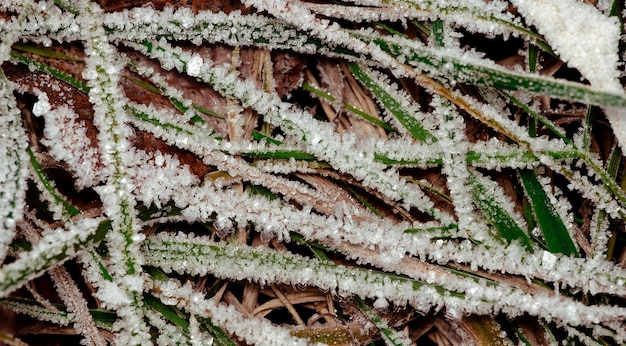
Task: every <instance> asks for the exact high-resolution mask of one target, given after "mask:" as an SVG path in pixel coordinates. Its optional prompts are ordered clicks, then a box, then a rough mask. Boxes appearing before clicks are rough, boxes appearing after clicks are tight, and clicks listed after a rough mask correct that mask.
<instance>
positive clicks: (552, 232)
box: [519, 170, 578, 256]
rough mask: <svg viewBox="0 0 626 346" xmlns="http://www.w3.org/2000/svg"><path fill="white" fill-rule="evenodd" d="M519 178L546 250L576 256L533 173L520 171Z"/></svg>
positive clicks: (574, 247)
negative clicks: (546, 247)
mask: <svg viewBox="0 0 626 346" xmlns="http://www.w3.org/2000/svg"><path fill="white" fill-rule="evenodd" d="M519 176H520V179H521V181H522V185H523V186H524V190H525V191H526V194H527V196H528V199H529V202H530V204H531V206H532V209H533V212H534V214H535V218H536V220H537V224H538V225H539V228H541V231H542V233H543V237H544V239H545V241H546V245H547V246H548V250H549V251H550V252H553V253H562V254H565V255H568V256H578V251H577V250H576V246H575V245H574V242H573V241H572V238H571V237H570V234H569V232H568V231H567V227H566V226H565V224H564V222H563V220H561V217H560V216H559V214H558V213H557V211H556V209H555V207H554V205H552V203H551V202H550V199H549V197H548V195H547V194H546V192H545V191H544V190H543V188H542V186H541V183H539V180H537V177H536V176H535V173H534V172H533V171H531V170H520V171H519Z"/></svg>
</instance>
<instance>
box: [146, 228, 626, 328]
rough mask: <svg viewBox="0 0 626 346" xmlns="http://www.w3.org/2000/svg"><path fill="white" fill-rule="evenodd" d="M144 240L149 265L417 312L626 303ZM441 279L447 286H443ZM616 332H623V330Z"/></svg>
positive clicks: (588, 317)
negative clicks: (579, 299)
mask: <svg viewBox="0 0 626 346" xmlns="http://www.w3.org/2000/svg"><path fill="white" fill-rule="evenodd" d="M144 246H145V250H146V252H147V253H150V256H149V257H148V258H147V261H148V262H149V264H150V265H155V266H159V267H160V268H162V269H163V270H165V271H166V272H169V271H176V272H178V273H181V274H182V273H186V274H191V275H206V274H208V273H211V274H214V275H216V276H218V277H228V278H231V279H235V280H243V279H248V280H253V281H257V282H259V283H261V284H266V283H268V282H274V283H276V282H279V283H284V284H289V285H298V284H304V285H314V286H317V287H319V288H321V289H324V290H331V291H334V292H337V294H338V295H340V296H348V297H349V296H352V295H354V294H356V295H359V296H362V297H368V298H375V299H386V300H389V301H391V302H394V303H395V304H400V305H402V304H407V303H408V304H410V305H412V306H413V307H415V308H416V309H418V310H420V311H428V310H429V309H430V308H431V307H433V306H438V305H439V304H442V305H444V306H446V308H447V311H448V313H450V314H452V315H458V316H460V315H461V314H463V313H477V314H488V313H491V312H493V311H494V309H495V310H496V311H503V312H505V313H506V314H508V315H510V316H518V315H520V314H523V313H529V314H531V315H535V316H540V317H543V318H546V319H549V320H555V321H557V322H558V323H559V324H562V325H571V326H578V325H589V324H593V323H602V324H604V323H611V321H614V320H615V319H620V320H621V319H624V318H626V309H624V308H622V307H614V306H608V305H602V306H598V305H596V306H586V305H584V304H582V303H580V302H577V301H575V300H573V299H571V298H568V297H564V296H558V295H554V294H546V293H543V292H539V293H535V294H529V293H525V292H523V291H521V290H519V289H516V288H513V287H511V286H508V285H506V284H504V283H501V284H498V285H497V286H496V287H494V286H490V285H485V284H484V283H483V284H480V283H477V282H474V281H473V279H470V278H459V279H458V281H457V283H456V284H452V283H450V282H447V283H444V282H442V281H444V280H441V279H440V278H439V277H438V276H437V275H436V274H435V273H431V274H430V275H426V274H427V273H424V274H423V275H425V276H424V278H425V280H427V281H421V280H412V279H408V278H404V277H399V276H395V275H393V274H389V273H382V272H378V271H372V270H367V269H362V268H354V267H344V266H341V265H335V264H333V263H330V262H321V261H317V260H311V259H306V258H303V257H300V256H297V255H293V254H282V253H279V252H276V251H273V250H267V249H260V248H250V247H247V246H235V245H228V244H224V243H215V242H212V241H210V240H209V239H207V238H204V237H196V238H194V237H188V236H186V235H171V234H160V235H158V236H154V237H151V238H149V239H148V240H146V242H145V243H144ZM190 254H192V256H190ZM441 284H445V285H449V286H450V287H445V288H444V287H442V286H440V285H441ZM454 287H456V288H454ZM556 307H560V308H556ZM616 332H617V333H618V334H620V335H622V334H625V333H626V332H625V331H623V330H616ZM622 336H625V335H622Z"/></svg>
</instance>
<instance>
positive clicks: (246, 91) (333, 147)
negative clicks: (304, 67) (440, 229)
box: [133, 40, 453, 224]
mask: <svg viewBox="0 0 626 346" xmlns="http://www.w3.org/2000/svg"><path fill="white" fill-rule="evenodd" d="M133 46H134V47H135V48H137V49H140V50H141V51H145V50H146V49H145V48H143V49H142V48H141V47H140V46H138V45H133ZM150 47H151V48H150V49H149V51H148V52H147V53H148V54H149V55H150V56H152V57H153V58H157V59H159V60H160V61H161V62H162V63H164V64H165V65H167V66H172V67H175V68H177V69H179V70H180V71H182V72H188V73H189V72H190V71H188V66H189V64H191V65H192V66H194V69H193V71H191V72H192V73H191V74H192V75H194V76H196V77H198V78H199V79H201V80H202V81H204V82H206V83H207V84H209V85H211V86H213V87H214V88H215V89H216V90H217V91H219V92H220V93H222V94H223V95H225V96H229V97H235V98H237V99H239V100H240V102H241V103H242V104H243V105H244V106H247V107H251V108H253V109H254V110H256V111H257V112H259V113H260V114H263V115H264V116H266V117H267V118H266V120H268V121H270V122H272V123H273V124H275V125H277V126H281V128H282V129H283V130H284V131H285V132H287V133H288V134H290V135H291V136H293V138H297V139H298V140H301V141H303V142H304V143H306V147H307V151H308V152H310V153H311V154H313V155H315V156H316V157H317V158H318V159H320V160H327V161H329V162H330V163H332V165H333V166H334V167H335V168H337V169H340V170H342V171H344V172H350V173H351V174H352V175H353V176H354V177H355V178H357V179H359V180H362V181H363V183H364V184H365V185H366V186H370V187H372V188H374V189H376V190H378V191H379V192H380V193H382V194H384V195H385V196H386V197H388V198H389V199H392V200H396V201H397V200H400V199H402V200H403V201H404V203H405V205H407V206H412V207H416V208H419V209H420V210H423V211H424V212H425V213H427V214H430V215H432V216H433V217H435V218H437V219H439V220H441V222H442V223H445V224H449V223H453V220H452V218H451V216H450V215H448V214H447V213H445V212H442V211H440V210H438V209H436V208H434V204H433V202H432V201H431V200H430V199H429V198H428V197H427V196H426V195H425V194H424V192H423V191H421V190H420V189H417V188H414V186H413V187H411V188H410V187H408V184H407V182H406V180H405V179H403V178H401V177H400V176H399V175H398V174H397V172H393V171H386V170H385V168H386V167H385V166H384V165H382V164H380V163H379V162H377V161H375V160H374V157H373V155H372V153H371V152H370V151H366V150H363V147H364V144H365V146H371V147H373V146H374V144H373V143H357V142H356V138H355V137H353V136H350V135H349V134H346V135H344V136H342V137H341V138H340V137H339V136H338V135H337V134H336V133H334V131H333V128H332V126H331V125H329V124H324V123H320V122H318V121H317V120H314V119H311V117H310V115H308V114H305V112H304V111H302V110H300V109H297V108H294V107H293V106H292V105H291V104H288V103H285V102H282V101H281V100H280V98H279V97H278V95H276V94H271V93H267V92H264V91H262V90H258V89H256V87H255V85H254V84H253V83H251V82H247V81H242V80H240V79H239V78H238V76H237V75H236V74H235V73H230V72H229V71H228V70H227V69H225V68H221V67H213V66H211V63H210V62H203V61H202V58H201V57H199V56H197V55H190V54H187V53H184V52H182V51H180V49H178V50H177V49H175V48H174V47H172V46H170V45H169V44H168V43H167V42H165V41H164V40H161V41H159V42H158V43H157V42H152V43H151V44H150ZM172 52H176V53H172ZM359 148H360V149H359Z"/></svg>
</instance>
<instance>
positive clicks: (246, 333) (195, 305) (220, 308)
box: [151, 279, 309, 346]
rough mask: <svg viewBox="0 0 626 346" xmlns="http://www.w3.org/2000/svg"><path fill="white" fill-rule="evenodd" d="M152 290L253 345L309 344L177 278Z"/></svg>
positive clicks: (158, 282)
mask: <svg viewBox="0 0 626 346" xmlns="http://www.w3.org/2000/svg"><path fill="white" fill-rule="evenodd" d="M151 285H152V292H153V293H154V294H155V296H156V297H157V298H159V299H161V300H162V301H163V302H164V303H165V304H170V305H175V306H177V307H178V308H180V309H183V310H185V311H187V312H189V313H191V314H193V315H197V316H200V317H204V318H210V319H211V322H212V323H215V324H216V325H219V326H221V327H222V328H223V329H224V330H227V331H229V332H230V333H232V334H234V335H236V336H238V337H239V338H241V339H243V340H245V341H246V342H247V343H249V344H251V345H268V346H269V345H276V346H282V345H294V346H296V345H302V346H304V345H309V344H308V343H307V340H306V339H301V338H297V337H294V336H292V335H291V333H290V331H289V330H288V329H286V328H280V327H277V326H275V325H273V324H272V323H270V322H269V321H267V320H265V319H260V318H248V317H245V316H243V314H242V313H240V312H238V311H237V310H236V309H235V308H234V307H233V306H228V307H227V306H225V305H223V304H216V303H215V302H214V301H213V300H207V299H205V294H204V293H202V292H199V291H197V290H194V289H193V287H192V286H191V284H189V283H187V284H185V285H181V284H180V282H178V281H177V280H173V279H170V280H168V281H153V282H151Z"/></svg>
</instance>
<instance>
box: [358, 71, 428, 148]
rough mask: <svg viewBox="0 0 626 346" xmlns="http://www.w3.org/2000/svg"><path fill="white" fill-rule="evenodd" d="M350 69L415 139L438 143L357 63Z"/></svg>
mask: <svg viewBox="0 0 626 346" xmlns="http://www.w3.org/2000/svg"><path fill="white" fill-rule="evenodd" d="M348 67H349V68H350V71H351V72H352V74H353V75H354V77H355V78H356V79H358V80H359V81H360V82H361V83H363V85H364V86H365V87H366V88H367V89H368V90H369V91H371V92H372V94H374V96H376V99H378V101H380V103H382V104H383V105H384V106H385V108H387V110H388V111H389V112H390V113H391V114H393V115H394V116H395V117H396V119H398V121H399V122H400V123H401V124H402V126H404V127H405V128H406V130H407V131H409V133H411V135H413V137H415V139H417V140H419V141H422V142H425V143H433V142H436V141H437V138H436V137H435V136H434V135H433V134H432V133H430V132H429V131H428V130H427V129H426V128H424V126H423V125H422V123H420V122H419V120H417V119H415V117H414V116H413V115H412V114H411V112H410V111H409V110H407V109H405V108H404V106H403V105H402V103H401V102H400V101H398V100H396V99H395V98H394V96H392V95H391V94H390V93H389V92H387V91H386V90H385V88H384V87H383V86H382V85H380V84H378V82H377V81H375V80H374V78H372V77H371V76H370V75H368V74H367V72H366V71H365V70H364V69H363V68H361V67H360V66H359V65H358V64H356V63H349V64H348Z"/></svg>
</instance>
